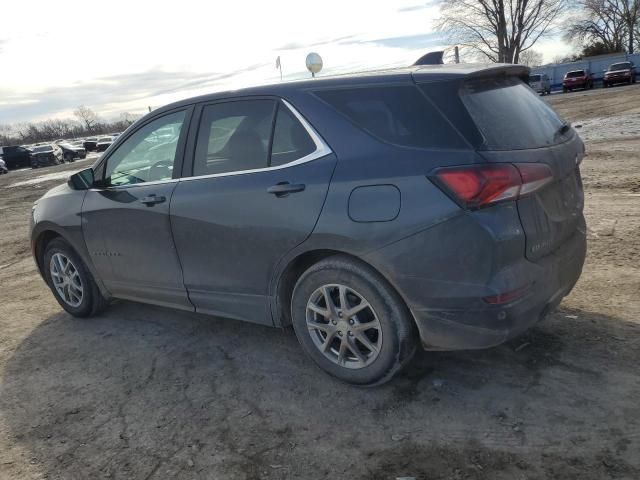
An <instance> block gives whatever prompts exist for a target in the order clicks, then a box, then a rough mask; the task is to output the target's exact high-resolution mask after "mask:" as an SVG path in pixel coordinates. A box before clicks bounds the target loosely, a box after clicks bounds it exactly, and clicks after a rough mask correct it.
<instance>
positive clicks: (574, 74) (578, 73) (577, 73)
mask: <svg viewBox="0 0 640 480" xmlns="http://www.w3.org/2000/svg"><path fill="white" fill-rule="evenodd" d="M575 77H584V70H576V71H575V72H567V78H575Z"/></svg>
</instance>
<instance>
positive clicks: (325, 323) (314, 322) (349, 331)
mask: <svg viewBox="0 0 640 480" xmlns="http://www.w3.org/2000/svg"><path fill="white" fill-rule="evenodd" d="M306 322H307V329H308V332H309V335H310V336H311V339H312V340H313V343H314V345H315V346H316V347H317V348H318V350H319V351H320V352H322V354H323V355H324V356H325V357H326V358H328V359H329V360H331V361H332V362H334V363H336V364H338V365H340V366H342V367H346V368H351V369H358V368H363V367H366V366H368V365H370V364H371V363H372V362H373V361H374V360H375V359H376V358H378V355H379V354H380V351H381V349H382V328H381V326H380V320H379V319H378V316H377V315H376V312H375V311H374V309H373V307H372V306H371V304H370V303H369V302H368V301H367V300H366V299H365V298H364V297H363V296H362V295H361V294H359V293H358V292H356V291H355V290H353V289H352V288H349V287H347V286H345V285H340V284H330V285H323V286H322V287H320V288H318V289H317V290H315V291H314V292H313V293H312V294H311V296H310V298H309V300H308V302H307V309H306Z"/></svg>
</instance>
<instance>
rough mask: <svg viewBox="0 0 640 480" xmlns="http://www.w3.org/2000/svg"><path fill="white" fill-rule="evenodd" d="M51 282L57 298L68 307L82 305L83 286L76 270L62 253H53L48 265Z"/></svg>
mask: <svg viewBox="0 0 640 480" xmlns="http://www.w3.org/2000/svg"><path fill="white" fill-rule="evenodd" d="M49 272H50V273H51V281H52V282H53V287H54V288H55V290H56V292H57V294H58V296H59V297H60V298H61V299H62V300H63V301H64V302H65V303H66V304H67V305H69V306H71V307H79V306H80V304H81V303H82V297H83V285H82V279H81V278H80V273H79V272H78V269H77V268H76V266H75V265H74V264H73V262H72V261H71V260H70V259H69V257H67V256H66V255H64V254H63V253H54V254H53V255H52V256H51V262H50V264H49Z"/></svg>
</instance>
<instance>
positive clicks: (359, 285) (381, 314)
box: [291, 255, 417, 386]
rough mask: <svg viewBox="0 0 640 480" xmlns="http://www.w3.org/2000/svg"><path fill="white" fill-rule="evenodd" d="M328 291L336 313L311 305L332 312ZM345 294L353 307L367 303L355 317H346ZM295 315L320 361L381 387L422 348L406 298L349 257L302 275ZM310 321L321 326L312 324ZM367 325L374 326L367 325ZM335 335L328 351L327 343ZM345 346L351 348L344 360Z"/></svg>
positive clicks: (340, 374)
mask: <svg viewBox="0 0 640 480" xmlns="http://www.w3.org/2000/svg"><path fill="white" fill-rule="evenodd" d="M325 287H326V288H325ZM342 292H344V295H343V293H342ZM327 294H328V295H329V297H330V298H331V301H332V302H333V304H334V305H335V307H336V310H334V314H333V315H331V314H329V315H327V316H324V315H322V314H321V313H317V312H318V311H317V310H316V311H315V312H316V313H314V311H312V310H311V309H308V305H311V304H313V305H314V308H321V309H322V307H324V312H326V313H328V311H329V310H330V308H329V305H327V301H326V299H327ZM344 298H346V299H347V300H346V301H347V303H348V305H347V307H348V308H349V309H352V310H353V309H354V308H358V307H360V306H361V305H363V302H364V303H365V304H366V305H365V306H364V307H363V308H361V310H360V311H359V312H357V313H354V315H353V316H351V317H350V318H347V317H346V316H345V317H342V310H343V309H344V305H343V299H344ZM291 318H292V323H293V329H294V331H295V333H296V337H297V338H298V341H299V342H300V345H301V346H302V348H303V350H304V351H305V353H306V354H307V355H308V356H309V357H311V359H312V360H313V361H314V362H315V363H316V365H318V366H319V367H320V368H321V369H322V370H324V371H325V372H327V373H328V374H329V375H331V376H333V377H336V378H338V379H340V380H342V381H345V382H348V383H352V384H355V385H362V386H372V385H380V384H382V383H384V382H386V381H388V380H390V379H391V378H392V377H393V376H394V375H395V374H397V373H398V372H399V371H400V370H402V368H403V367H404V366H405V365H406V364H407V363H408V362H409V361H410V360H411V358H412V357H413V355H414V353H415V351H416V345H417V342H416V337H417V334H416V332H415V329H414V324H413V321H412V318H411V314H410V312H409V310H408V309H407V307H406V306H405V304H404V302H403V301H402V299H401V298H400V297H399V296H398V294H397V293H396V292H395V291H394V290H393V289H392V287H391V286H390V285H389V284H388V283H387V281H386V280H385V279H384V278H383V277H382V276H381V275H380V274H379V273H378V272H376V271H375V270H374V269H372V268H371V267H369V266H368V265H366V264H364V263H362V262H360V261H357V260H354V259H351V258H350V257H347V256H343V255H336V256H333V257H329V258H327V259H325V260H322V261H320V262H318V263H317V264H315V265H313V266H311V267H310V268H309V269H308V270H307V271H306V272H304V273H303V274H302V276H301V277H300V278H299V279H298V281H297V283H296V286H295V288H294V290H293V295H292V299H291ZM308 319H309V322H310V324H312V325H321V328H320V329H317V328H313V327H311V328H310V327H309V324H308V323H307V322H308ZM376 319H377V320H376ZM349 322H352V325H349ZM332 324H333V325H332ZM363 325H364V326H365V327H366V326H367V325H374V327H371V328H369V329H366V328H362V326H363ZM352 329H353V330H352ZM330 335H331V340H330V341H329V342H328V345H329V348H328V349H326V353H324V352H323V351H322V347H323V345H327V338H328V337H329V336H330ZM363 341H364V343H363ZM366 343H368V345H369V347H370V348H369V347H367V346H366ZM343 345H349V346H348V347H347V348H348V350H344V353H343V354H342V362H341V361H340V352H342V351H343V348H342V347H343ZM354 349H355V350H357V351H358V352H360V355H359V356H358V355H356V354H355V350H354ZM341 363H342V364H341Z"/></svg>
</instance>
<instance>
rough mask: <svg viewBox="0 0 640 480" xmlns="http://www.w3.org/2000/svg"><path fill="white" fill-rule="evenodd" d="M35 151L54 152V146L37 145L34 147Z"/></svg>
mask: <svg viewBox="0 0 640 480" xmlns="http://www.w3.org/2000/svg"><path fill="white" fill-rule="evenodd" d="M33 151H34V152H35V153H43V152H52V151H53V147H51V146H48V145H47V146H44V147H36V148H34V149H33Z"/></svg>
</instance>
